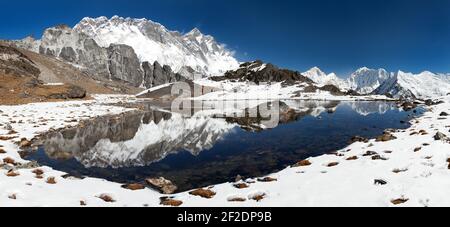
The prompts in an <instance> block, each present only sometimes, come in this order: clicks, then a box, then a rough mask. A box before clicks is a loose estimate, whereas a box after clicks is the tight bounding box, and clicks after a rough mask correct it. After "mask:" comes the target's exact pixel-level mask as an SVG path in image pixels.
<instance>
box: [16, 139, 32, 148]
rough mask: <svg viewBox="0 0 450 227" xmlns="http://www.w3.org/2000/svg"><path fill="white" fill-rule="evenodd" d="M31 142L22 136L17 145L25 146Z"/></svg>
mask: <svg viewBox="0 0 450 227" xmlns="http://www.w3.org/2000/svg"><path fill="white" fill-rule="evenodd" d="M31 144H32V143H31V141H29V140H27V139H26V138H22V139H21V140H20V143H19V147H20V148H26V147H30V146H31Z"/></svg>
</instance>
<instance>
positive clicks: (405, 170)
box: [392, 168, 408, 173]
mask: <svg viewBox="0 0 450 227" xmlns="http://www.w3.org/2000/svg"><path fill="white" fill-rule="evenodd" d="M407 171H408V169H406V168H405V169H394V170H392V172H393V173H404V172H407Z"/></svg>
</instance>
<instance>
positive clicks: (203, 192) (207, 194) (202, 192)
mask: <svg viewBox="0 0 450 227" xmlns="http://www.w3.org/2000/svg"><path fill="white" fill-rule="evenodd" d="M189 194H191V195H193V196H200V197H202V198H205V199H211V198H213V197H214V196H215V195H216V193H215V192H213V191H211V190H209V189H202V188H200V189H197V190H194V191H191V192H189Z"/></svg>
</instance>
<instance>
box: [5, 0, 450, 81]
mask: <svg viewBox="0 0 450 227" xmlns="http://www.w3.org/2000/svg"><path fill="white" fill-rule="evenodd" d="M1 7H2V13H1V14H0V38H8V39H13V38H14V39H15V38H22V37H24V36H26V35H29V34H34V35H35V36H40V35H41V34H42V30H43V29H44V28H46V27H49V26H53V25H55V24H60V23H65V24H68V25H71V26H73V25H75V24H76V23H77V22H78V21H79V20H81V19H82V18H83V17H85V16H90V17H97V16H102V15H104V16H108V17H110V16H113V15H119V16H123V17H137V18H142V17H145V18H148V19H151V20H154V21H156V22H160V23H162V24H163V25H165V26H166V27H167V28H169V29H171V30H178V31H182V32H183V31H184V32H187V31H189V30H190V29H192V28H193V27H199V28H200V30H202V32H203V33H207V34H211V35H213V36H215V37H216V39H217V40H219V41H220V42H223V43H226V44H227V45H228V46H229V48H231V49H233V50H235V51H236V56H237V58H238V59H239V60H241V61H244V60H252V59H262V60H264V61H269V62H272V63H274V64H276V65H279V66H282V67H286V68H291V69H296V70H300V71H303V70H306V69H308V68H310V67H312V66H319V67H321V68H322V69H323V70H325V71H327V72H330V71H335V72H338V73H340V74H346V73H347V72H350V71H353V70H355V69H356V68H359V67H361V66H368V67H373V68H377V67H384V68H386V69H388V70H393V71H395V70H398V69H402V70H406V71H412V72H419V71H422V70H431V71H435V72H450V0H279V1H275V0H273V1H272V0H77V1H61V0H58V1H57V0H40V1H31V0H30V1H25V2H24V1H3V2H2V3H1Z"/></svg>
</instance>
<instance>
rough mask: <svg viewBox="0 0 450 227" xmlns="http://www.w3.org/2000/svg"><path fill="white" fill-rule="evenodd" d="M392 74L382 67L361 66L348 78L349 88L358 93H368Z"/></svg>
mask: <svg viewBox="0 0 450 227" xmlns="http://www.w3.org/2000/svg"><path fill="white" fill-rule="evenodd" d="M391 77H392V75H391V74H390V73H388V72H387V71H386V70H384V69H378V70H376V69H369V68H367V67H363V68H360V69H358V70H357V71H356V72H354V73H353V74H352V75H351V76H350V78H349V81H348V83H349V85H350V88H351V89H352V90H354V91H356V92H358V93H360V94H370V93H372V92H373V91H375V90H376V89H377V88H378V87H380V86H381V85H382V84H383V83H384V82H385V81H386V80H387V79H389V78H391Z"/></svg>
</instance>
